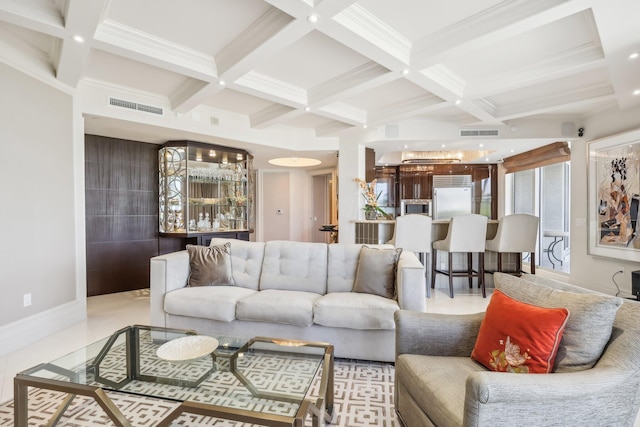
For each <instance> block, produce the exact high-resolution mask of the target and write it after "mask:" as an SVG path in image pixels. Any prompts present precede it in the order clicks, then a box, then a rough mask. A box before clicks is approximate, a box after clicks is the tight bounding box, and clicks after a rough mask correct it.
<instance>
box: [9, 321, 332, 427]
mask: <svg viewBox="0 0 640 427" xmlns="http://www.w3.org/2000/svg"><path fill="white" fill-rule="evenodd" d="M196 335H197V334H196V333H195V332H194V331H184V330H175V329H165V328H158V327H151V326H141V325H134V326H128V327H126V328H123V329H121V330H119V331H117V332H115V333H114V334H113V335H112V336H110V337H108V338H105V339H103V340H100V341H98V342H96V343H93V344H91V345H89V346H87V347H85V348H82V349H80V350H77V351H75V352H73V353H70V354H68V355H66V356H64V357H61V358H59V359H56V360H54V361H52V362H49V363H43V364H41V365H38V366H35V367H33V368H31V369H28V370H26V371H23V372H21V373H19V374H17V375H16V377H15V379H14V391H15V395H14V401H15V409H14V410H15V413H14V420H15V426H16V427H26V426H27V425H28V416H29V413H28V412H29V409H28V405H29V394H28V388H29V387H34V388H40V389H48V390H54V391H59V392H63V393H66V394H67V396H66V398H65V399H64V400H63V401H62V403H61V404H60V406H59V407H58V408H57V410H56V412H55V413H54V414H53V416H52V418H51V420H50V421H49V424H47V425H51V426H52V425H55V424H56V423H57V422H58V421H59V420H60V419H61V417H62V416H63V414H64V413H65V411H66V410H67V408H68V407H69V405H70V404H71V403H72V402H73V399H74V398H75V397H76V396H78V395H80V396H87V397H90V398H93V399H94V400H95V401H96V402H97V403H98V404H99V405H100V406H101V407H102V409H103V410H104V411H105V413H106V414H107V415H108V416H109V418H110V419H111V420H112V422H113V423H114V424H115V425H116V426H119V427H129V426H132V425H133V424H132V422H131V420H128V419H127V418H126V417H125V416H124V415H123V413H122V412H121V411H120V410H119V409H118V408H117V406H116V405H115V404H114V403H113V401H112V400H111V399H110V398H109V395H108V394H107V393H106V391H116V392H121V393H130V394H135V395H141V396H147V397H152V398H159V399H165V400H170V401H175V402H178V403H179V404H178V406H176V408H175V409H174V410H173V411H172V412H170V413H169V414H168V415H167V416H166V417H165V418H164V419H163V420H162V422H161V423H160V424H159V426H160V427H167V426H169V425H171V422H172V420H174V419H176V418H177V417H179V416H180V415H182V414H183V413H188V414H197V415H205V416H211V417H216V418H224V419H230V420H235V421H240V422H246V423H254V424H258V425H267V426H296V427H301V426H303V425H304V422H305V419H306V418H307V415H309V414H311V417H312V420H313V425H314V426H319V425H320V424H321V423H322V424H324V423H328V422H331V419H332V415H333V395H334V387H333V363H334V362H333V346H332V345H330V344H326V343H315V342H307V341H299V340H287V339H279V338H266V337H255V338H251V339H249V340H246V339H239V338H231V337H215V338H216V339H217V341H218V346H217V348H216V349H215V350H214V351H213V352H212V353H206V354H205V355H204V356H202V357H198V358H191V359H187V360H166V358H161V357H159V356H158V354H157V353H158V349H159V348H160V347H161V346H162V345H163V344H166V343H171V344H172V345H173V344H175V343H176V342H177V341H174V340H178V339H180V342H183V341H185V337H193V336H196ZM187 341H188V340H187ZM164 348H165V349H166V348H167V346H165V347H164ZM205 351H207V350H205ZM160 353H161V356H164V352H163V351H162V350H161V352H160ZM315 381H319V382H320V385H319V388H318V393H317V394H318V396H315V397H314V396H311V393H310V387H311V386H312V384H314V382H315Z"/></svg>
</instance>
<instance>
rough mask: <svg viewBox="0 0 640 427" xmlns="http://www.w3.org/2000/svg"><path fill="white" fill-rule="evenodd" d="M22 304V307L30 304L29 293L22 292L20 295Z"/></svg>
mask: <svg viewBox="0 0 640 427" xmlns="http://www.w3.org/2000/svg"><path fill="white" fill-rule="evenodd" d="M22 304H23V306H24V307H29V306H30V305H31V294H24V295H23V296H22Z"/></svg>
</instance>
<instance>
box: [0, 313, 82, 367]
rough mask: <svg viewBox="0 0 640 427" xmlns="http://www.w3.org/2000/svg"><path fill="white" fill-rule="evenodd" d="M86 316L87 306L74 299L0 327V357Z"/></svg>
mask: <svg viewBox="0 0 640 427" xmlns="http://www.w3.org/2000/svg"><path fill="white" fill-rule="evenodd" d="M86 318H87V306H86V304H83V303H82V302H81V301H78V300H75V301H72V302H69V303H66V304H63V305H60V306H58V307H54V308H52V309H50V310H46V311H43V312H41V313H37V314H34V315H33V316H29V317H27V318H24V319H20V320H17V321H15V322H12V323H9V324H7V325H4V326H2V327H0V348H1V349H2V350H0V357H1V356H5V355H7V354H9V353H12V352H14V351H16V350H18V349H20V348H22V347H25V346H27V345H29V344H31V343H34V342H36V341H38V340H41V339H43V338H45V337H47V336H49V335H51V334H54V333H56V332H59V331H61V330H63V329H65V328H68V327H69V326H71V325H74V324H76V323H78V322H81V321H83V320H85V319H86Z"/></svg>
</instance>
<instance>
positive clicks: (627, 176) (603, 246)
mask: <svg viewBox="0 0 640 427" xmlns="http://www.w3.org/2000/svg"><path fill="white" fill-rule="evenodd" d="M587 148H588V152H589V158H588V168H587V170H588V187H587V189H588V201H587V204H588V218H589V231H588V235H589V254H590V255H596V256H603V257H609V258H618V259H623V260H627V261H635V262H640V224H638V204H639V202H640V130H636V131H633V132H628V133H624V134H619V135H615V136H612V137H610V138H604V139H601V140H596V141H592V142H590V143H589V144H588V146H587Z"/></svg>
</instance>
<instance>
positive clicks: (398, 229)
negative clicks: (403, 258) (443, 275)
mask: <svg viewBox="0 0 640 427" xmlns="http://www.w3.org/2000/svg"><path fill="white" fill-rule="evenodd" d="M390 243H392V244H393V245H394V246H395V247H396V248H402V250H403V251H409V252H415V253H417V254H418V256H419V257H420V261H422V265H424V277H425V283H429V282H428V281H427V279H426V278H427V272H428V271H429V270H428V267H427V266H428V265H429V263H428V260H429V256H428V255H427V254H428V253H429V252H431V217H430V216H426V215H418V214H410V215H401V216H399V217H397V218H396V226H395V229H394V231H393V238H392V239H391V240H390ZM430 296H431V291H430V289H429V286H428V285H427V298H429V297H430Z"/></svg>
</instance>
